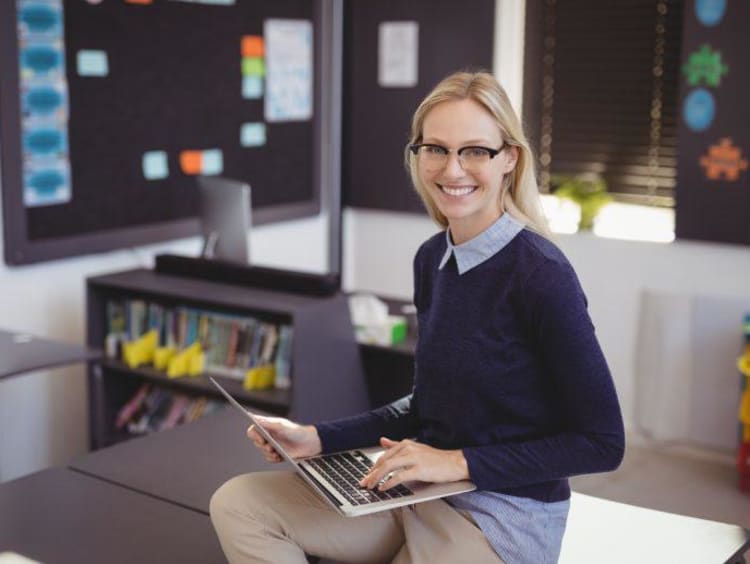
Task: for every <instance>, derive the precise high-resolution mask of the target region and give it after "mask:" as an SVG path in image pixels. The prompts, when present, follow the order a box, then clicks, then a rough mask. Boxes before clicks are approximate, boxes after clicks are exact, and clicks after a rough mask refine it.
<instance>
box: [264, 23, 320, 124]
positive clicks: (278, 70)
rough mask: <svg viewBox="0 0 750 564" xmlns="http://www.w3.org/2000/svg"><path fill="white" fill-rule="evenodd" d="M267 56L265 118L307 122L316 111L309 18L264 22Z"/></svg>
mask: <svg viewBox="0 0 750 564" xmlns="http://www.w3.org/2000/svg"><path fill="white" fill-rule="evenodd" d="M263 36H264V39H265V55H266V95H265V101H264V112H265V118H266V121H268V122H274V121H277V122H278V121H306V120H309V119H310V118H312V113H313V30H312V23H311V22H310V21H308V20H285V19H269V20H266V21H265V22H263Z"/></svg>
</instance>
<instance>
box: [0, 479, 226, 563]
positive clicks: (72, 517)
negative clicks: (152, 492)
mask: <svg viewBox="0 0 750 564" xmlns="http://www.w3.org/2000/svg"><path fill="white" fill-rule="evenodd" d="M0 548H1V549H2V550H11V551H13V552H17V553H19V554H22V555H24V556H27V557H29V558H33V559H35V560H39V561H41V562H44V563H48V564H51V563H55V564H68V563H70V564H82V563H88V562H92V563H93V562H107V563H108V564H120V563H121V564H133V563H134V562H138V563H139V564H163V563H165V562H180V563H181V564H189V563H195V564H210V563H214V562H225V560H224V557H223V554H222V552H221V547H220V546H219V541H218V539H217V538H216V535H215V534H214V532H213V529H212V527H211V524H210V521H209V518H208V517H207V516H205V515H202V514H200V513H196V512H195V511H188V510H185V509H182V508H180V507H176V506H174V505H171V504H168V503H164V502H161V501H158V500H155V499H152V498H150V497H148V496H145V495H142V494H139V493H136V492H132V491H129V490H127V489H125V488H122V487H119V486H114V485H112V484H108V483H106V482H103V481H101V480H96V479H94V478H90V477H88V476H84V475H83V474H80V473H78V472H74V471H72V470H68V469H64V468H53V469H50V470H44V471H42V472H38V473H36V474H31V475H29V476H26V477H24V478H20V479H18V480H13V481H10V482H7V483H5V484H3V485H2V486H0Z"/></svg>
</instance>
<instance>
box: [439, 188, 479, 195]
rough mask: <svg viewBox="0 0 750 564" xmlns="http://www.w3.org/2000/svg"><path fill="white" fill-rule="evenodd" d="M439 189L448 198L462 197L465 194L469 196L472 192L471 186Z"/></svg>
mask: <svg viewBox="0 0 750 564" xmlns="http://www.w3.org/2000/svg"><path fill="white" fill-rule="evenodd" d="M441 188H442V189H443V192H445V193H446V194H448V195H449V196H464V195H465V194H470V193H472V192H473V191H474V188H473V187H471V186H468V187H466V188H448V187H447V186H441Z"/></svg>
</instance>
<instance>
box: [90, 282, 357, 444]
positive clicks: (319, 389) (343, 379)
mask: <svg viewBox="0 0 750 564" xmlns="http://www.w3.org/2000/svg"><path fill="white" fill-rule="evenodd" d="M86 293H87V323H88V325H87V343H88V345H89V346H91V347H93V348H103V347H104V344H105V339H106V336H107V332H108V320H107V308H108V303H111V302H112V301H117V300H143V301H144V302H147V303H149V304H158V305H160V306H162V307H164V308H194V309H197V310H205V311H210V312H214V313H216V314H226V315H245V316H249V317H252V318H256V319H259V320H263V321H264V322H268V323H276V324H283V325H288V326H290V327H291V328H292V335H293V337H292V343H291V356H290V361H291V362H290V365H291V369H290V380H291V384H290V386H289V387H288V388H287V389H268V390H246V389H244V388H243V386H242V383H241V382H240V381H238V380H233V379H230V378H226V377H223V378H222V379H221V381H222V384H225V385H226V388H227V390H228V391H229V392H230V393H232V394H233V395H235V397H237V398H238V399H239V400H240V401H242V402H243V403H244V404H246V405H247V406H249V407H254V408H256V409H260V410H263V411H266V412H270V413H276V414H278V415H283V416H285V417H290V418H292V419H294V420H296V421H299V422H303V423H312V422H316V421H320V420H323V419H330V418H336V417H342V416H345V415H351V414H354V413H358V412H360V411H362V410H364V409H367V408H368V407H369V406H370V402H369V400H368V391H367V385H366V383H365V377H364V374H363V370H362V365H361V361H360V352H359V347H358V345H357V343H356V341H355V339H354V333H353V330H352V326H351V321H350V317H349V309H348V305H347V299H346V296H345V295H343V294H341V293H337V294H334V295H332V296H329V297H315V296H305V295H299V294H293V293H285V292H276V291H271V290H267V289H260V288H253V287H248V286H238V285H232V284H225V283H220V282H213V281H206V280H199V279H194V278H189V277H184V276H174V275H169V274H162V273H158V272H155V271H151V270H147V269H136V270H129V271H124V272H118V273H113V274H106V275H103V276H96V277H93V278H89V279H88V280H87V285H86ZM144 383H150V384H151V385H152V387H154V388H158V389H160V390H165V391H168V392H173V393H175V394H177V393H179V394H184V395H187V396H190V397H206V398H210V399H213V400H220V399H221V396H220V395H219V393H218V391H217V390H216V389H215V388H214V387H213V386H212V385H211V383H210V382H209V381H208V379H207V376H206V374H200V375H198V376H183V377H180V378H168V377H167V376H166V374H165V373H164V372H163V371H158V370H156V369H154V368H151V367H139V368H135V369H132V368H130V367H129V366H128V365H126V364H125V363H123V362H121V361H120V360H118V359H117V358H107V359H105V360H103V361H102V362H101V363H99V364H96V365H92V366H91V368H90V372H89V403H90V438H91V446H92V448H95V449H96V448H101V447H104V446H107V445H110V444H113V443H116V442H118V441H120V440H124V439H126V438H128V437H129V436H130V435H129V434H128V433H127V432H123V431H122V430H120V429H118V428H117V427H116V425H115V419H116V417H117V413H118V411H119V410H120V409H121V408H122V406H123V405H124V404H125V403H126V402H128V401H129V399H130V398H132V397H133V395H134V394H135V393H136V392H137V391H138V389H139V388H140V387H141V386H143V384H144Z"/></svg>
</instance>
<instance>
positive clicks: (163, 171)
mask: <svg viewBox="0 0 750 564" xmlns="http://www.w3.org/2000/svg"><path fill="white" fill-rule="evenodd" d="M143 176H145V177H146V180H159V179H160V178H166V177H167V176H169V165H168V164H167V153H165V152H164V151H148V152H147V153H144V154H143Z"/></svg>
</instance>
